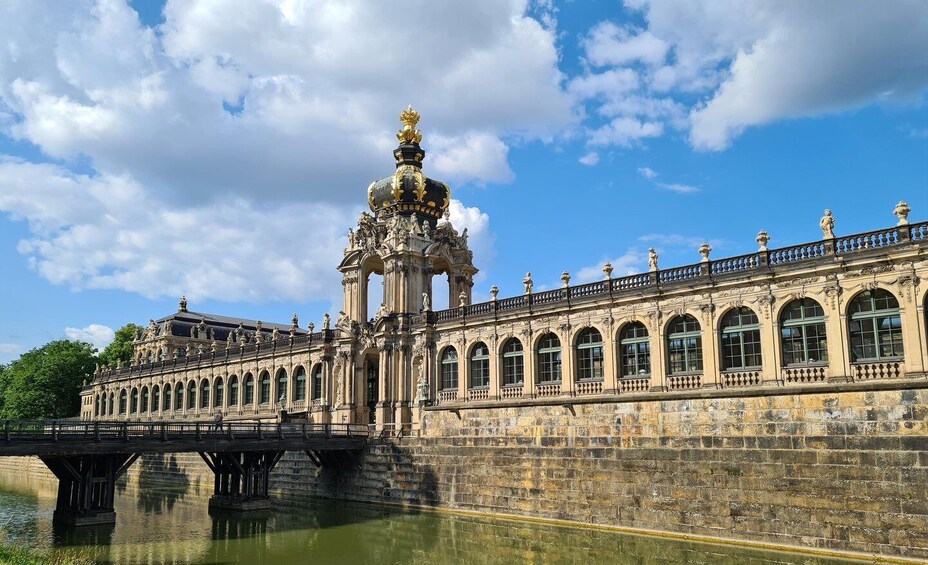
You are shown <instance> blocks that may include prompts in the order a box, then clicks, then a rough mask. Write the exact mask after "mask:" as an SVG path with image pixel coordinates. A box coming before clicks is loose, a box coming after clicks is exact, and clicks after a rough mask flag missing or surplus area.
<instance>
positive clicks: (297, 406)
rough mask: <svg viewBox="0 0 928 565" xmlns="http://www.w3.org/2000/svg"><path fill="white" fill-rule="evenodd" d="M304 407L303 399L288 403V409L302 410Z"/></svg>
mask: <svg viewBox="0 0 928 565" xmlns="http://www.w3.org/2000/svg"><path fill="white" fill-rule="evenodd" d="M304 409H306V401H305V400H294V401H293V402H291V403H290V410H304Z"/></svg>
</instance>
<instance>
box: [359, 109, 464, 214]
mask: <svg viewBox="0 0 928 565" xmlns="http://www.w3.org/2000/svg"><path fill="white" fill-rule="evenodd" d="M400 121H401V122H402V123H403V128H402V129H400V131H399V132H397V134H396V137H397V139H399V141H400V145H399V147H397V148H396V149H395V150H394V151H393V156H394V157H395V158H396V172H395V173H393V174H392V175H390V176H388V177H384V178H382V179H380V180H376V181H374V182H372V183H371V184H370V186H369V187H368V188H367V201H368V203H369V204H370V206H371V211H372V212H374V214H375V215H377V216H380V215H383V214H386V215H390V214H394V213H396V214H401V215H404V216H411V215H419V216H422V217H425V218H427V219H428V220H429V223H432V224H434V222H435V221H436V220H437V219H438V218H441V217H442V215H443V214H444V213H445V210H447V209H448V203H449V201H450V199H451V189H449V188H448V185H446V184H445V183H443V182H441V181H438V180H435V179H430V178H428V177H427V176H425V175H424V174H422V159H423V158H424V157H425V151H424V150H423V149H422V148H421V147H419V142H420V141H422V134H421V133H420V132H419V130H417V129H416V123H417V122H418V121H419V114H418V113H417V112H416V111H415V110H413V109H412V107H408V108H406V109H405V110H403V113H402V114H400Z"/></svg>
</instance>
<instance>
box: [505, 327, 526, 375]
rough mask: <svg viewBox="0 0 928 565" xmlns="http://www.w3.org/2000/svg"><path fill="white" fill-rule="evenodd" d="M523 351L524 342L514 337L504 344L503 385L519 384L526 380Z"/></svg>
mask: <svg viewBox="0 0 928 565" xmlns="http://www.w3.org/2000/svg"><path fill="white" fill-rule="evenodd" d="M522 353H523V352H522V342H521V341H519V340H518V339H516V338H514V337H511V338H509V339H508V340H507V341H506V343H505V344H504V345H503V386H512V385H519V384H522V383H523V382H524V381H525V363H524V358H523V357H522Z"/></svg>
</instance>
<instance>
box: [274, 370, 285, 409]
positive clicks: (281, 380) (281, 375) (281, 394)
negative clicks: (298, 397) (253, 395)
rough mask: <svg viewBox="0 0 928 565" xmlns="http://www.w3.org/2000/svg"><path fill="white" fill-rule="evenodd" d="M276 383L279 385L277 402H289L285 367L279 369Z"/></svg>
mask: <svg viewBox="0 0 928 565" xmlns="http://www.w3.org/2000/svg"><path fill="white" fill-rule="evenodd" d="M275 381H276V383H275V384H276V385H277V391H276V392H277V402H280V403H281V404H283V403H284V402H286V401H287V371H286V370H284V368H283V367H281V368H280V369H277V378H276V379H275Z"/></svg>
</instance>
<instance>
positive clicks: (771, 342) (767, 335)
mask: <svg viewBox="0 0 928 565" xmlns="http://www.w3.org/2000/svg"><path fill="white" fill-rule="evenodd" d="M763 308H764V306H761V309H763ZM766 308H767V314H768V315H767V316H766V318H767V319H766V320H765V322H766V323H763V322H762V323H761V324H760V355H761V362H762V364H763V366H762V368H761V382H762V383H764V384H775V383H777V382H779V380H780V366H781V363H780V339H779V338H780V323H779V321H778V320H777V319H776V316H775V315H774V311H773V310H774V308H773V305H772V304H771V305H768V306H767V307H766Z"/></svg>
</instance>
